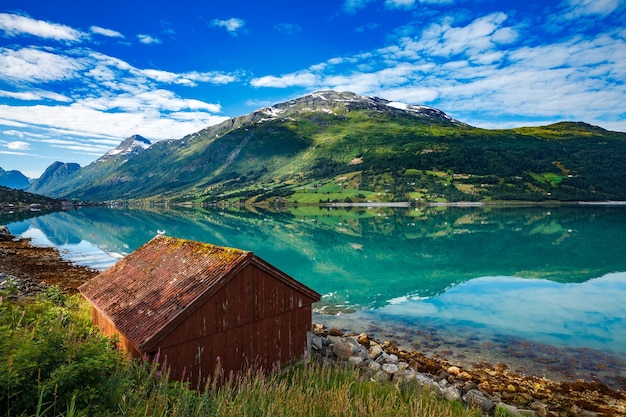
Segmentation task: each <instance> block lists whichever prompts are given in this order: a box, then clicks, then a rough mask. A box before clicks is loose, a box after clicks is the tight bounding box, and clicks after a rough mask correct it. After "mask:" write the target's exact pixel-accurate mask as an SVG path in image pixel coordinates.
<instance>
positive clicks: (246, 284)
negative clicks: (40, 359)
mask: <svg viewBox="0 0 626 417" xmlns="http://www.w3.org/2000/svg"><path fill="white" fill-rule="evenodd" d="M79 290H80V291H81V293H82V294H83V296H84V297H85V298H86V299H87V300H88V301H89V302H90V303H91V304H92V313H93V314H92V315H93V321H94V324H96V325H98V327H100V328H101V329H102V330H103V331H104V332H105V333H106V334H108V335H111V336H112V335H114V334H117V335H118V337H119V338H120V339H121V340H120V346H121V347H122V348H123V349H125V350H127V351H129V353H131V354H132V355H133V356H139V355H144V354H148V355H150V354H153V353H154V352H156V351H160V352H161V356H162V357H164V358H167V362H168V364H169V365H170V367H171V371H172V378H180V377H181V376H182V375H183V372H185V374H186V375H187V376H188V377H190V378H194V381H192V382H200V381H199V379H198V378H199V377H200V376H201V375H202V376H203V377H202V379H204V378H205V377H206V376H209V375H211V374H212V373H213V371H214V369H215V366H216V362H217V359H218V358H219V362H220V366H221V367H222V368H223V369H225V370H241V369H244V368H245V367H246V366H248V365H250V364H255V365H260V366H263V367H269V366H272V365H275V364H277V363H285V362H288V361H291V360H294V359H298V358H299V357H302V355H304V354H305V352H306V346H307V333H308V331H309V330H310V328H311V311H312V304H313V303H314V302H316V301H318V300H319V299H320V295H319V294H318V293H316V292H315V291H313V290H311V289H310V288H308V287H306V286H304V285H303V284H301V283H300V282H298V281H296V280H295V279H293V278H292V277H290V276H288V275H287V274H285V273H283V272H282V271H280V270H278V269H277V268H275V267H273V266H272V265H270V264H268V263H267V262H265V261H263V260H262V259H260V258H258V257H256V256H255V255H254V254H252V252H247V251H241V250H238V249H232V248H223V247H219V246H214V245H208V244H205V243H200V242H192V241H187V240H182V239H175V238H170V237H166V236H157V237H155V238H154V239H152V240H151V241H150V242H148V243H146V244H145V245H144V246H142V247H141V248H139V249H137V250H136V251H135V252H133V253H132V254H130V255H128V256H127V257H126V258H124V259H122V260H120V261H119V262H118V263H117V264H116V265H114V266H113V267H111V268H109V269H108V270H107V271H104V272H103V273H101V274H100V275H98V276H96V277H95V278H94V279H93V280H91V281H89V282H88V283H86V284H84V285H83V286H81V287H80V288H79ZM183 370H185V371H183ZM192 375H194V376H192ZM190 381H191V379H190Z"/></svg>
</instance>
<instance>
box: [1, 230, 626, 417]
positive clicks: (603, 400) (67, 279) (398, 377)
mask: <svg viewBox="0 0 626 417" xmlns="http://www.w3.org/2000/svg"><path fill="white" fill-rule="evenodd" d="M97 273H98V272H97V271H95V270H92V269H89V268H85V267H81V266H77V265H74V264H72V263H71V262H68V261H65V260H64V259H63V258H62V257H61V255H60V254H59V252H58V251H57V250H56V249H54V248H44V247H35V246H32V245H31V244H30V241H29V240H28V239H16V238H14V237H13V236H10V235H8V234H7V233H6V232H4V233H3V231H2V230H0V290H2V289H3V287H4V286H5V285H7V283H12V284H11V285H15V286H16V288H17V293H18V296H32V295H35V294H36V293H37V292H39V291H42V290H44V289H45V288H46V287H47V286H49V285H56V286H58V287H60V288H61V289H62V290H63V291H65V292H67V293H75V292H76V291H77V288H78V286H80V285H81V284H82V283H84V282H86V281H87V280H89V279H91V278H92V277H94V276H95V275H96V274H97ZM311 342H312V343H311V344H312V354H313V356H314V358H316V359H318V360H325V361H331V362H348V363H351V364H352V365H354V366H357V367H359V368H361V369H362V370H363V372H365V373H366V374H367V375H368V376H369V377H370V378H371V379H373V380H378V381H391V382H398V381H402V380H416V381H417V382H418V383H419V384H421V385H423V386H425V387H426V388H428V389H430V390H431V391H432V392H434V393H435V394H436V395H441V396H442V397H444V398H446V399H448V400H460V401H465V402H466V403H470V404H475V405H477V406H478V407H480V408H481V409H482V410H483V411H484V415H495V412H496V410H498V413H499V414H500V415H508V416H539V417H544V416H551V417H561V416H563V417H565V416H567V417H578V416H580V417H583V416H584V417H593V416H597V417H619V416H626V393H624V392H621V391H618V390H613V389H610V388H608V387H607V386H606V385H604V384H602V383H599V382H595V381H591V382H590V381H583V380H576V381H570V382H556V381H551V380H548V379H546V378H538V377H532V376H524V375H519V374H516V373H514V372H511V371H510V370H509V369H507V368H506V367H505V366H503V365H498V364H495V365H494V364H487V363H480V364H477V365H470V364H468V365H464V366H459V365H458V364H451V363H450V362H449V361H447V360H446V359H442V358H433V357H428V356H426V355H424V354H421V353H420V352H417V351H410V352H409V351H404V350H402V349H400V348H398V346H397V345H396V344H395V343H393V342H392V341H384V342H382V341H375V340H371V339H370V338H369V337H368V336H367V335H366V334H360V335H356V334H343V333H342V332H340V331H339V330H337V329H326V328H325V327H324V326H323V325H315V326H314V328H313V336H312V341H311ZM505 411H506V412H508V414H502V413H504V412H505Z"/></svg>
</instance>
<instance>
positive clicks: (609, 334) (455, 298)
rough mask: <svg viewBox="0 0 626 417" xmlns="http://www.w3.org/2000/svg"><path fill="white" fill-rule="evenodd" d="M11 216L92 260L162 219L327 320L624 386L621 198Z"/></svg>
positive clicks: (101, 259)
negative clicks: (255, 266) (304, 300)
mask: <svg viewBox="0 0 626 417" xmlns="http://www.w3.org/2000/svg"><path fill="white" fill-rule="evenodd" d="M1 222H2V219H1V218H0V223H1ZM8 226H9V229H10V230H11V232H12V233H14V234H17V235H22V236H27V237H31V238H33V241H34V242H35V243H37V244H42V245H54V246H57V247H58V248H59V249H60V250H61V251H62V252H63V253H64V254H65V256H66V257H68V258H70V259H72V260H74V261H75V262H77V263H82V264H86V265H90V266H92V267H95V268H98V269H106V268H107V267H108V266H110V265H112V264H113V263H114V262H115V261H116V260H117V259H119V258H120V257H122V256H124V255H125V254H128V253H130V252H132V251H133V250H135V249H136V248H137V247H139V246H140V245H142V244H143V243H145V242H146V241H148V240H149V239H151V238H152V237H153V236H155V235H156V234H157V230H165V231H166V234H167V235H170V236H175V237H181V238H186V239H194V240H199V241H204V242H209V243H214V244H218V245H224V246H232V247H237V248H241V249H246V250H251V251H253V252H254V253H255V254H257V255H258V256H260V257H261V258H263V259H265V260H266V261H268V262H270V263H272V264H273V265H275V266H277V267H278V268H280V269H282V270H283V271H285V272H286V273H288V274H290V275H291V276H293V277H294V278H296V279H298V280H300V281H302V282H304V283H305V284H306V285H308V286H310V287H311V288H313V289H315V290H316V291H318V292H319V293H320V294H323V298H322V301H321V302H320V303H319V304H318V305H317V309H316V313H315V316H314V321H316V322H321V323H324V324H326V325H327V326H329V327H330V326H335V327H339V328H342V329H345V330H350V331H355V332H361V331H365V332H368V333H369V334H372V335H373V336H375V337H376V338H378V339H381V340H387V339H394V340H396V341H397V342H398V343H399V344H401V345H402V346H403V347H405V348H408V349H418V350H421V351H423V352H425V353H428V354H433V355H440V356H445V357H448V358H449V359H451V360H453V361H460V362H464V363H472V362H478V361H481V360H487V361H489V362H502V363H506V364H507V365H509V366H510V367H511V368H513V369H516V370H520V371H522V372H528V373H533V374H540V375H546V376H550V377H556V378H558V377H567V378H577V377H586V378H594V377H596V378H600V379H602V380H603V381H605V382H607V383H609V384H610V385H613V386H619V387H626V379H624V378H626V364H625V362H626V302H625V301H624V300H626V238H625V236H626V207H604V206H602V207H597V206H594V207H586V206H584V207H550V208H546V207H529V208H476V207H474V208H454V207H447V208H445V207H437V208H425V209H415V208H411V209H406V208H403V209H392V208H372V209H356V208H353V209H352V210H345V209H342V210H338V209H325V208H301V209H296V210H293V211H292V212H289V213H269V212H262V211H257V212H250V211H246V210H241V211H239V210H231V211H219V210H205V209H175V210H174V209H171V210H165V209H161V210H154V211H148V210H136V209H102V208H87V209H80V210H75V211H70V212H62V213H54V214H48V215H44V216H40V217H36V218H31V219H29V220H26V221H23V222H15V223H11V224H9V225H8Z"/></svg>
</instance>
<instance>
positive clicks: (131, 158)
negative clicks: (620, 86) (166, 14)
mask: <svg viewBox="0 0 626 417" xmlns="http://www.w3.org/2000/svg"><path fill="white" fill-rule="evenodd" d="M624 166H626V134H625V133H619V132H610V131H607V130H605V129H602V128H600V127H596V126H591V125H588V124H585V123H580V122H577V123H573V122H562V123H556V124H553V125H549V126H543V127H526V128H517V129H503V130H486V129H480V128H475V127H472V126H469V125H467V124H465V123H462V122H460V121H457V120H454V119H453V118H451V117H449V116H448V115H446V114H445V113H444V112H442V111H440V110H437V109H434V108H430V107H425V106H410V105H405V104H401V103H397V102H391V101H388V100H384V99H381V98H376V97H360V96H357V95H355V94H353V93H349V92H336V91H322V92H317V93H313V94H310V95H307V96H304V97H301V98H298V99H294V100H290V101H287V102H285V103H280V104H276V105H274V106H270V107H266V108H262V109H259V110H257V111H255V112H253V113H251V114H249V115H245V116H241V117H235V118H233V119H229V120H227V121H225V122H223V123H221V124H219V125H215V126H211V127H208V128H206V129H204V130H201V131H199V132H197V133H194V134H191V135H188V136H186V137H184V138H182V139H177V140H165V141H160V142H157V143H155V144H150V142H149V141H148V140H147V139H145V138H142V137H141V136H137V135H136V136H132V137H130V138H128V139H126V140H125V141H123V142H122V143H121V144H120V146H118V147H117V148H115V149H114V150H112V151H110V152H108V153H107V154H105V155H103V156H102V157H101V158H99V159H98V160H96V161H95V162H93V163H92V164H90V165H88V166H86V167H83V168H81V167H79V166H78V165H77V164H67V163H61V162H55V163H54V164H52V165H51V166H50V167H49V168H48V169H47V170H46V171H45V172H44V174H43V175H42V176H41V177H40V178H39V179H37V180H36V181H34V182H33V183H32V184H31V185H29V186H28V187H26V190H27V191H30V192H34V193H40V194H43V195H48V196H52V197H57V198H74V199H82V200H91V201H105V200H137V199H142V200H167V201H170V202H179V203H182V202H213V201H218V200H228V201H238V202H246V203H256V204H259V203H263V204H265V203H268V202H272V201H275V200H279V201H280V202H291V203H299V204H306V203H320V202H324V203H326V202H346V203H358V202H362V203H367V202H391V201H410V202H416V203H420V202H433V201H434V202H450V201H490V200H524V201H544V200H559V201H572V200H592V201H598V200H626V186H625V185H626V180H625V179H624V172H623V167H624Z"/></svg>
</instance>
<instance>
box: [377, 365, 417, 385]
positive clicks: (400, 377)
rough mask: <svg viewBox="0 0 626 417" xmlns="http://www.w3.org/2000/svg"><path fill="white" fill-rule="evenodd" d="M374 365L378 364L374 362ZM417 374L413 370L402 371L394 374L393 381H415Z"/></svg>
mask: <svg viewBox="0 0 626 417" xmlns="http://www.w3.org/2000/svg"><path fill="white" fill-rule="evenodd" d="M373 363H376V362H373ZM416 374H417V372H415V371H414V370H413V369H411V368H407V369H400V370H399V371H398V372H396V373H395V374H393V380H394V381H412V380H414V379H415V375H416Z"/></svg>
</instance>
